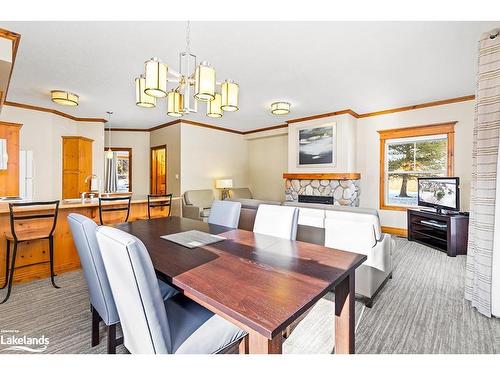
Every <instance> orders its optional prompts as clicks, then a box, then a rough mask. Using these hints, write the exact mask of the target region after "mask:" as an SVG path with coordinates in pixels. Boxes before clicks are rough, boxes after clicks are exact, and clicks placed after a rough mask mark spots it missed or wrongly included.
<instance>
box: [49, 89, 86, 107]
mask: <svg viewBox="0 0 500 375" xmlns="http://www.w3.org/2000/svg"><path fill="white" fill-rule="evenodd" d="M50 97H51V100H52V101H53V102H54V103H57V104H61V105H69V106H77V105H78V99H79V97H78V95H76V94H73V93H71V92H67V91H62V90H52V91H51V92H50Z"/></svg>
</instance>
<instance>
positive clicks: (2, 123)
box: [0, 121, 23, 128]
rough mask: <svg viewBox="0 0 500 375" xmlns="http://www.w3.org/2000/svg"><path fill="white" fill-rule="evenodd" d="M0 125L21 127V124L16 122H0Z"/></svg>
mask: <svg viewBox="0 0 500 375" xmlns="http://www.w3.org/2000/svg"><path fill="white" fill-rule="evenodd" d="M0 125H7V126H17V127H19V128H20V127H22V126H23V124H19V123H17V122H6V121H0Z"/></svg>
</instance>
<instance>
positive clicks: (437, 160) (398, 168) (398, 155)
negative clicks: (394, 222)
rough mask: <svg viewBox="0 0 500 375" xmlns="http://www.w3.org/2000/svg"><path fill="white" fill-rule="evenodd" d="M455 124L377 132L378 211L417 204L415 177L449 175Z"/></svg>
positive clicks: (402, 208)
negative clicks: (378, 141) (378, 140)
mask: <svg viewBox="0 0 500 375" xmlns="http://www.w3.org/2000/svg"><path fill="white" fill-rule="evenodd" d="M454 125H455V123H447V124H437V125H427V126H418V127H412V128H402V129H391V130H384V131H379V134H380V153H381V154H380V208H381V209H388V210H391V209H392V210H405V209H406V207H412V206H416V205H417V178H418V177H437V176H451V175H453V141H454Z"/></svg>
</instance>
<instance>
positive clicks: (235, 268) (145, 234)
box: [116, 216, 366, 354]
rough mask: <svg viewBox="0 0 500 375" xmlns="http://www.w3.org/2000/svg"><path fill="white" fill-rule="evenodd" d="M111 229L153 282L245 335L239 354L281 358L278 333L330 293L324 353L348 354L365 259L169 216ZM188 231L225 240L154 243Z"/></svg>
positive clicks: (352, 339) (280, 341)
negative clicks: (330, 337) (134, 241)
mask: <svg viewBox="0 0 500 375" xmlns="http://www.w3.org/2000/svg"><path fill="white" fill-rule="evenodd" d="M116 227H117V228H119V229H121V230H123V231H125V232H128V233H130V234H132V235H134V236H136V237H138V238H139V239H140V240H141V241H142V242H143V243H144V244H145V246H146V248H147V249H148V252H149V255H150V256H151V260H152V262H153V266H154V268H155V270H156V272H157V274H158V276H159V277H160V278H162V279H163V280H165V281H167V282H169V283H171V284H172V285H174V286H175V287H176V288H178V289H179V290H180V291H182V292H183V293H184V294H185V295H186V296H187V297H188V298H190V299H192V300H194V301H196V302H197V303H199V304H200V305H202V306H204V307H205V308H207V309H208V310H210V311H212V312H213V313H215V314H217V315H220V316H222V317H223V318H225V319H227V320H229V321H230V322H232V323H233V324H235V325H237V326H238V327H240V328H241V329H243V330H244V331H246V332H247V333H248V339H247V340H245V341H243V343H242V344H241V345H245V346H246V347H245V348H244V349H245V352H248V353H255V354H257V353H269V354H270V353H282V346H283V331H284V330H285V329H286V328H287V327H288V326H290V324H292V323H293V322H294V321H295V320H297V319H298V318H299V317H300V316H301V315H302V314H304V313H305V312H306V311H307V310H308V309H309V308H311V307H312V306H313V305H314V304H315V303H316V302H317V301H318V300H319V299H321V298H322V297H323V296H324V295H325V294H326V293H328V292H329V291H333V292H334V293H335V311H332V329H334V330H335V343H332V346H333V344H335V353H354V326H355V319H354V274H355V269H356V268H357V267H358V266H359V265H361V263H363V262H364V261H365V260H366V256H365V255H360V254H356V253H351V252H346V251H341V250H335V249H331V248H326V247H323V246H320V245H315V244H310V243H306V242H300V241H290V240H286V239H282V238H279V237H272V236H266V235H262V234H258V233H253V232H250V231H246V230H241V229H231V228H227V227H223V226H218V225H212V224H207V223H205V222H202V221H198V220H191V219H186V218H181V217H176V216H172V217H169V218H160V219H151V220H138V221H134V222H128V223H122V224H118V225H116ZM188 230H199V231H202V232H206V233H211V234H216V235H220V236H222V237H224V238H225V240H223V241H221V242H217V243H214V244H211V245H205V246H200V247H196V248H193V249H189V248H187V247H184V246H181V245H178V244H176V243H174V242H170V241H168V240H165V239H162V238H161V236H163V235H166V234H172V233H179V232H184V231H188ZM333 314H334V316H335V320H333ZM333 321H334V323H333ZM333 325H334V326H335V327H333ZM240 349H241V348H240Z"/></svg>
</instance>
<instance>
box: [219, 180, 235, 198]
mask: <svg viewBox="0 0 500 375" xmlns="http://www.w3.org/2000/svg"><path fill="white" fill-rule="evenodd" d="M232 187H233V180H232V179H230V178H226V179H220V180H215V188H216V189H222V191H221V199H222V200H224V199H227V198H229V189H231V188H232Z"/></svg>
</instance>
